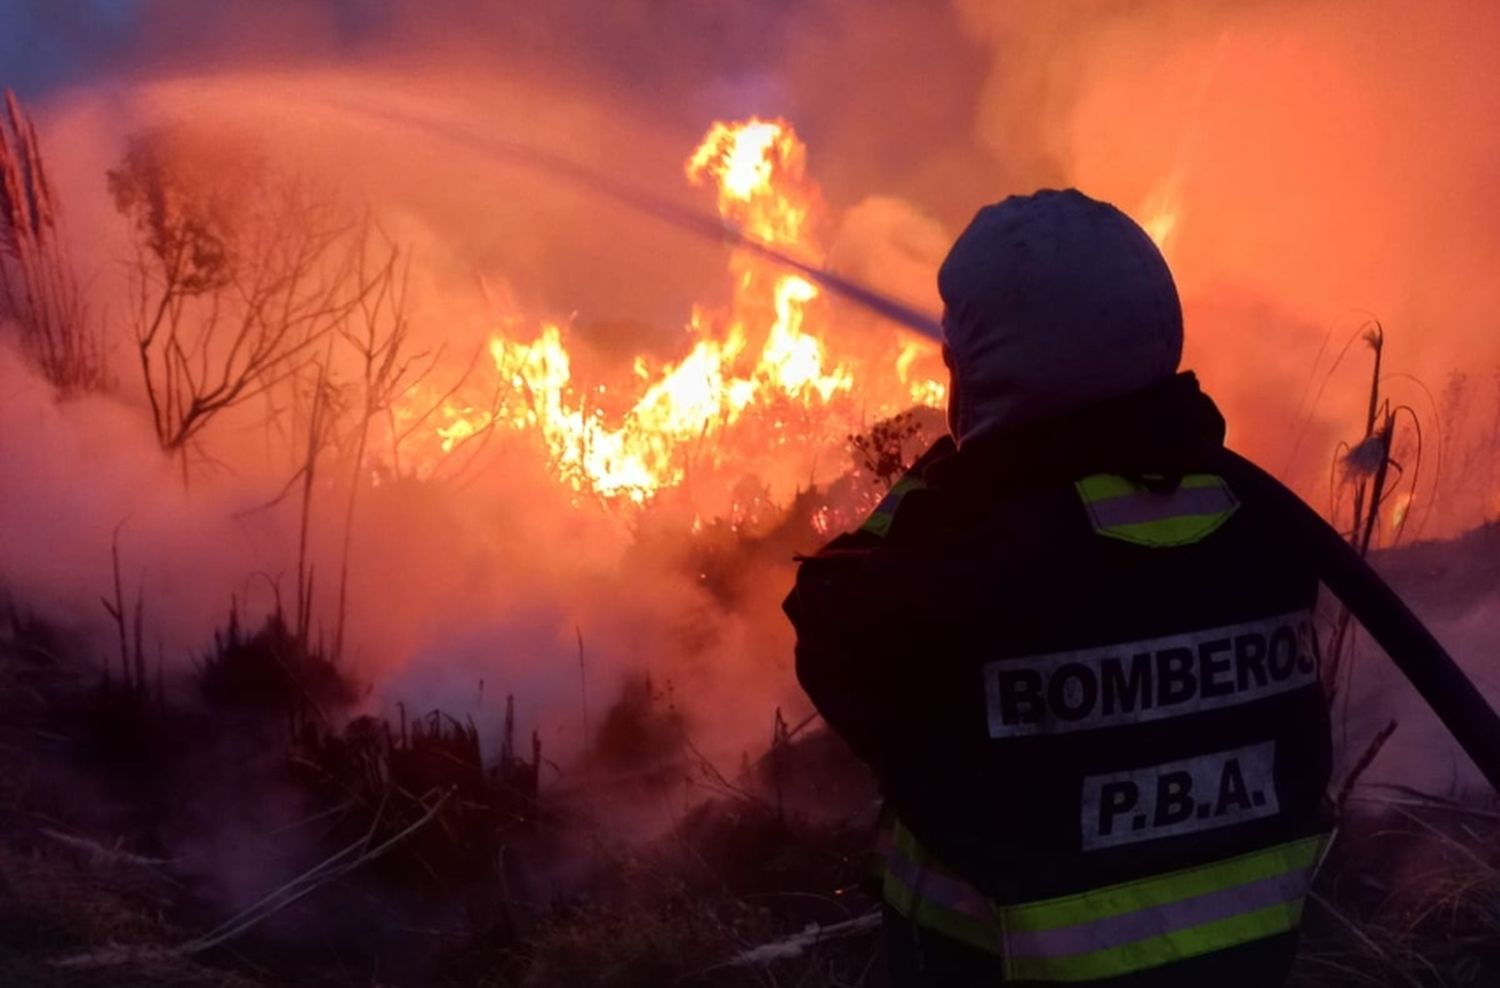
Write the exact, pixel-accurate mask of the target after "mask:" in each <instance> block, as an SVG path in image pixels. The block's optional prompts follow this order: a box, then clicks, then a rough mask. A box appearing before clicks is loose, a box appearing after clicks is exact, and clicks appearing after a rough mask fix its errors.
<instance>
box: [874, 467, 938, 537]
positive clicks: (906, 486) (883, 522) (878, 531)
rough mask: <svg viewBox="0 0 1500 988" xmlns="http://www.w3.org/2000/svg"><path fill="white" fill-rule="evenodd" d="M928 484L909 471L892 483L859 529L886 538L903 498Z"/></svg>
mask: <svg viewBox="0 0 1500 988" xmlns="http://www.w3.org/2000/svg"><path fill="white" fill-rule="evenodd" d="M926 486H927V484H926V483H925V482H923V480H922V478H921V477H918V476H916V475H915V474H910V473H909V474H907V475H906V476H904V477H902V478H901V479H900V480H898V481H896V482H895V483H894V484H892V485H891V489H890V490H889V491H887V492H886V495H885V497H883V498H881V499H880V503H879V504H877V505H876V506H875V510H874V511H872V512H871V513H870V517H869V518H866V519H865V523H864V524H863V525H861V526H860V527H859V530H860V531H861V532H869V533H870V534H871V535H878V536H879V537H880V538H885V537H886V535H888V534H889V533H890V530H891V523H892V522H894V521H895V520H896V509H897V508H899V507H901V499H902V498H904V497H905V496H906V495H907V494H909V493H911V492H912V491H917V490H921V489H922V488H924V487H926Z"/></svg>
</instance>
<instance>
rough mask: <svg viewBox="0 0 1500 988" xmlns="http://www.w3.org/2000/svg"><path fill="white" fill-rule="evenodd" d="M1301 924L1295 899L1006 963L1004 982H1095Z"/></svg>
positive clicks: (1233, 944) (1147, 968) (1232, 945)
mask: <svg viewBox="0 0 1500 988" xmlns="http://www.w3.org/2000/svg"><path fill="white" fill-rule="evenodd" d="M1301 922H1302V901H1301V900H1300V899H1299V900H1298V901H1296V902H1294V903H1287V904H1284V905H1278V906H1271V907H1269V908H1267V909H1261V910H1257V911H1255V912H1250V913H1240V914H1238V915H1236V916H1231V917H1230V918H1228V919H1224V920H1220V921H1218V922H1214V923H1205V924H1203V925H1201V926H1194V927H1191V928H1188V929H1184V930H1177V931H1174V932H1172V933H1168V934H1165V935H1163V936H1160V937H1153V938H1152V939H1149V940H1137V941H1135V942H1133V943H1127V944H1123V945H1122V946H1119V947H1110V948H1107V949H1104V950H1096V951H1094V952H1093V953H1089V954H1074V955H1072V956H1069V957H1040V958H1039V957H1012V958H1007V959H1006V963H1005V972H1006V976H1007V977H1009V978H1015V979H1017V980H1027V981H1064V982H1073V981H1097V980H1099V979H1101V978H1113V977H1118V976H1120V975H1124V974H1131V973H1133V972H1137V971H1145V970H1149V969H1151V968H1153V967H1160V966H1161V965H1163V964H1170V963H1172V962H1174V961H1181V960H1187V959H1189V958H1192V957H1201V956H1203V955H1204V954H1211V953H1213V952H1214V951H1216V950H1227V949H1229V948H1230V947H1238V946H1240V945H1242V944H1247V943H1251V942H1253V941H1256V940H1263V939H1265V938H1266V937H1273V936H1277V935H1278V934H1282V933H1290V932H1292V931H1293V930H1295V929H1296V928H1297V927H1298V926H1299V925H1300V924H1301Z"/></svg>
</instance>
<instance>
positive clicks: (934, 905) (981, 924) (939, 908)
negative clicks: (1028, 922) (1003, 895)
mask: <svg viewBox="0 0 1500 988" xmlns="http://www.w3.org/2000/svg"><path fill="white" fill-rule="evenodd" d="M884 892H885V901H886V903H887V904H889V905H890V907H891V908H892V909H894V910H896V912H898V913H900V914H901V915H902V916H904V917H906V918H907V919H908V920H910V921H911V922H913V923H916V924H917V925H918V926H923V927H926V928H927V929H929V930H932V931H933V932H934V933H941V934H942V935H943V936H945V937H949V938H950V939H953V940H957V941H959V942H960V943H965V944H968V945H969V946H970V947H974V948H975V949H977V950H983V951H985V952H986V953H991V954H998V953H1000V925H999V924H998V923H996V922H994V921H993V920H989V921H986V920H981V919H979V918H977V917H974V916H971V915H969V914H968V913H964V912H959V911H957V910H954V909H948V908H946V907H945V906H943V905H941V904H940V903H938V902H935V901H934V900H932V899H929V898H926V897H924V896H921V895H920V894H919V893H918V892H917V890H915V889H913V888H911V887H910V886H908V885H907V884H906V882H904V881H903V880H902V879H901V877H900V876H899V875H896V874H894V873H892V872H891V871H889V870H887V871H886V873H885V885H884Z"/></svg>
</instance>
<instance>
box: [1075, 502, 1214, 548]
mask: <svg viewBox="0 0 1500 988" xmlns="http://www.w3.org/2000/svg"><path fill="white" fill-rule="evenodd" d="M1233 514H1234V511H1232V510H1230V511H1221V512H1218V513H1216V514H1212V515H1178V516H1177V517H1175V518H1164V519H1162V520H1161V521H1145V522H1138V523H1136V524H1134V525H1114V526H1111V527H1109V528H1100V529H1096V531H1098V533H1099V534H1100V535H1104V536H1107V537H1109V538H1112V539H1121V540H1122V541H1125V542H1134V543H1135V544H1136V545H1144V546H1149V547H1151V548H1153V549H1168V548H1172V547H1174V546H1179V545H1188V544H1190V543H1193V542H1202V541H1203V540H1204V539H1206V538H1208V537H1209V536H1210V535H1212V534H1213V533H1214V532H1216V531H1218V530H1219V528H1220V527H1222V526H1223V524H1224V523H1225V522H1226V521H1228V520H1229V519H1230V517H1231V516H1232V515H1233Z"/></svg>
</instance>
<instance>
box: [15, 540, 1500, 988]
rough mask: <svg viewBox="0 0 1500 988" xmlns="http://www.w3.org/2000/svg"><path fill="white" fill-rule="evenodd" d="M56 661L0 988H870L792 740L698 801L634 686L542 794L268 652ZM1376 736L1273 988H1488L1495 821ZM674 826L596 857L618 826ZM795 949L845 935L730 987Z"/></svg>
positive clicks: (862, 940)
mask: <svg viewBox="0 0 1500 988" xmlns="http://www.w3.org/2000/svg"><path fill="white" fill-rule="evenodd" d="M1497 542H1500V533H1497V530H1496V529H1495V528H1493V527H1491V528H1488V529H1484V530H1481V531H1479V532H1476V533H1471V535H1469V536H1467V537H1466V538H1465V539H1464V540H1460V542H1459V543H1457V545H1456V546H1455V544H1446V545H1444V546H1442V547H1440V548H1439V547H1433V546H1424V545H1416V546H1412V547H1410V548H1406V549H1402V550H1398V551H1396V552H1392V553H1386V554H1384V555H1383V556H1382V557H1381V558H1380V559H1378V560H1377V564H1378V565H1379V566H1380V568H1381V569H1382V570H1383V571H1384V572H1386V573H1387V574H1388V575H1389V576H1390V577H1391V578H1392V579H1393V580H1394V581H1395V582H1396V583H1397V584H1398V585H1399V586H1400V587H1401V588H1402V589H1403V591H1404V592H1406V593H1408V594H1409V596H1410V597H1411V599H1413V600H1414V602H1415V603H1416V606H1417V607H1418V609H1419V610H1421V611H1422V612H1423V613H1424V615H1426V616H1428V617H1429V618H1430V619H1432V620H1434V621H1443V620H1447V619H1450V618H1453V619H1456V618H1460V617H1462V616H1463V615H1465V614H1468V613H1471V612H1472V611H1473V609H1474V607H1475V606H1476V605H1477V604H1478V602H1479V601H1480V600H1481V599H1484V598H1485V597H1486V596H1487V595H1488V594H1492V593H1493V591H1494V589H1495V588H1496V587H1497V586H1500V553H1496V552H1495V549H1496V548H1500V546H1497ZM1455 548H1457V549H1458V550H1459V551H1455ZM80 651H81V650H80V649H79V647H78V643H76V642H71V641H69V640H67V638H66V637H65V636H64V635H62V634H59V633H58V632H57V631H56V630H55V629H52V628H49V627H47V626H45V625H42V624H40V623H37V622H35V621H31V620H28V619H27V618H26V617H25V616H24V614H23V613H21V612H18V611H16V610H14V609H12V610H10V611H8V612H7V614H6V615H5V617H4V619H3V620H0V985H37V986H53V985H56V986H86V988H92V986H104V985H109V986H119V985H193V986H200V985H201V986H208V985H215V986H236V988H238V986H245V988H251V986H259V988H271V986H283V985H297V986H304V985H306V986H323V985H328V986H334V985H340V986H343V985H362V986H367V985H387V986H419V985H420V986H427V985H435V986H446V985H452V986H468V985H474V986H495V988H502V986H504V988H510V986H517V988H520V986H526V988H532V986H550V985H568V986H574V985H578V986H589V985H597V986H616V988H634V986H659V985H687V986H694V985H725V986H731V988H733V986H739V985H807V986H826V988H834V986H867V988H875V986H879V985H880V984H882V976H881V973H880V968H881V965H880V957H879V947H878V942H877V941H878V937H877V936H876V935H875V934H874V933H873V932H872V931H871V930H870V929H868V928H867V927H864V926H861V924H860V919H861V917H867V916H869V915H870V913H871V911H872V910H873V909H875V908H876V904H875V902H874V900H873V899H871V898H870V897H869V896H868V895H867V894H866V893H865V892H864V891H863V890H861V888H860V882H861V875H862V868H863V854H864V851H865V849H866V847H867V846H868V842H869V838H870V834H871V825H872V822H873V799H874V791H873V787H872V786H871V784H870V781H869V779H868V777H867V776H866V775H865V773H864V771H863V769H861V768H860V767H859V766H858V765H857V764H856V763H855V762H854V761H853V760H852V758H851V757H850V756H849V754H848V752H847V751H846V750H845V749H844V748H843V747H842V746H841V745H840V744H839V743H838V742H837V741H836V740H835V739H833V738H831V737H830V736H828V735H827V734H826V733H823V732H821V731H820V730H818V728H817V726H816V725H813V726H811V727H809V728H807V729H805V730H803V731H801V732H799V733H798V734H796V735H795V736H794V737H791V738H785V737H784V732H783V735H782V736H783V740H782V741H780V742H779V743H777V744H775V745H774V746H772V747H771V748H770V749H768V750H767V751H765V752H762V753H759V754H758V755H757V756H756V757H747V759H746V762H745V763H744V764H743V765H741V766H739V767H738V768H737V769H736V770H735V771H734V772H732V773H727V774H726V773H724V772H722V771H721V770H719V769H717V768H715V767H714V766H711V765H709V764H708V763H707V762H706V761H704V760H703V759H702V758H701V757H699V756H698V755H697V753H696V750H695V749H694V748H693V745H692V738H691V730H690V726H689V725H687V724H686V723H685V722H684V721H683V720H682V719H681V718H680V717H679V716H678V715H677V714H676V712H675V711H674V710H673V709H672V708H671V705H670V702H669V700H667V699H666V698H664V697H662V696H661V695H660V694H659V693H658V692H656V691H655V690H654V689H653V688H652V686H651V684H650V682H649V680H642V681H640V682H637V683H634V684H632V685H631V686H630V687H628V688H627V689H626V690H625V691H624V693H622V695H621V696H620V697H619V698H618V699H617V702H616V703H615V704H614V706H613V707H612V708H611V710H609V711H608V712H607V714H606V715H605V717H604V718H603V720H602V721H601V731H600V742H599V743H598V744H597V745H596V747H595V749H594V750H593V751H592V752H591V753H590V758H589V760H588V762H587V764H585V765H582V766H578V767H574V768H570V770H569V772H568V773H567V775H566V776H565V777H564V778H565V780H566V781H565V782H564V781H562V780H560V779H559V778H558V777H557V775H556V773H555V772H549V771H546V770H539V769H544V766H545V759H544V758H543V757H542V756H541V754H540V753H538V752H536V751H535V750H533V749H532V748H531V744H530V739H526V738H515V737H508V738H503V739H500V743H499V744H498V745H495V744H491V743H488V742H489V741H491V740H493V739H484V740H485V741H486V742H487V743H485V744H481V739H480V738H479V736H478V733H477V731H476V730H475V729H474V728H473V726H472V725H469V724H466V723H460V722H457V721H453V720H452V719H451V718H446V717H444V716H443V715H442V714H441V713H440V712H433V713H429V714H425V715H423V716H417V715H416V714H413V715H412V716H411V717H410V718H409V720H407V721H405V722H403V723H395V724H387V723H384V722H380V721H374V720H370V719H368V718H361V719H356V720H354V721H352V722H345V720H343V719H340V718H338V717H336V716H330V711H332V710H333V709H335V708H338V707H339V706H340V705H341V704H345V703H347V702H349V701H350V699H351V698H352V697H354V696H355V695H357V690H354V689H353V687H352V686H351V685H350V684H349V683H347V682H346V681H344V680H342V679H341V678H340V675H341V674H340V673H339V671H338V670H337V668H336V667H334V666H332V665H330V664H328V663H326V662H325V661H323V660H322V659H321V658H320V657H318V656H317V655H316V654H315V653H314V652H312V651H311V650H309V649H307V648H304V647H303V646H302V645H301V644H299V643H297V642H296V641H295V640H294V638H293V637H292V636H290V635H289V634H288V633H287V631H286V629H285V628H284V627H283V628H277V627H275V626H274V624H268V625H267V626H266V627H263V628H260V629H256V630H255V631H254V632H251V631H249V630H247V629H242V628H238V627H235V628H234V629H233V631H232V632H231V631H230V630H228V629H226V632H225V634H224V635H221V637H220V641H219V642H218V643H216V645H215V648H214V649H212V650H210V652H209V653H208V654H207V655H206V656H204V658H203V661H202V662H201V663H200V664H199V667H198V671H197V673H196V674H195V676H193V677H191V678H190V679H188V680H185V681H181V682H175V683H162V682H158V681H156V680H154V679H153V678H152V677H150V676H145V677H139V676H138V677H137V678H135V679H133V680H131V681H130V682H129V683H126V682H124V681H123V679H124V677H123V676H122V675H121V674H119V673H118V672H117V673H116V674H115V675H114V676H113V677H112V679H111V681H109V682H107V683H106V681H105V680H103V679H102V678H101V676H100V673H99V671H98V669H97V667H96V666H95V665H94V664H93V663H92V662H90V661H88V660H87V658H86V657H82V658H81V657H80ZM246 698H250V699H248V700H247V699H246ZM335 724H336V725H337V726H333V725H335ZM1404 729H1405V728H1403V730H1404ZM1402 736H1403V735H1402V733H1401V731H1398V732H1397V734H1396V735H1395V736H1394V737H1395V738H1396V739H1397V740H1395V741H1393V742H1392V743H1391V745H1390V747H1389V748H1388V750H1387V751H1383V752H1382V753H1381V754H1380V755H1379V756H1377V758H1376V760H1375V766H1374V768H1372V770H1371V771H1370V773H1369V774H1368V775H1367V776H1366V777H1365V780H1364V781H1363V782H1362V783H1361V784H1360V785H1359V786H1357V787H1356V788H1355V789H1354V790H1353V791H1352V793H1351V794H1350V796H1349V798H1348V799H1347V801H1346V802H1345V803H1344V805H1343V809H1342V824H1341V828H1340V833H1339V837H1338V839H1337V841H1336V842H1335V844H1334V846H1333V849H1332V851H1331V852H1330V854H1329V856H1328V859H1327V860H1326V862H1325V863H1324V866H1323V868H1322V870H1321V872H1320V877H1319V880H1318V885H1317V890H1316V896H1315V899H1314V901H1312V902H1311V903H1310V904H1309V906H1308V912H1307V931H1306V937H1305V940H1304V948H1303V951H1302V955H1301V961H1300V963H1299V967H1298V970H1297V973H1296V976H1295V979H1294V984H1296V985H1297V986H1299V988H1345V986H1386V985H1413V986H1462V985H1476V986H1479V985H1493V984H1500V804H1497V803H1496V801H1495V799H1494V798H1493V797H1491V796H1488V795H1480V794H1477V793H1476V792H1475V791H1474V790H1473V789H1472V788H1470V787H1468V786H1466V785H1465V784H1464V782H1463V780H1462V779H1461V778H1457V777H1451V776H1447V775H1440V776H1438V777H1436V778H1435V779H1434V780H1429V781H1430V784H1425V785H1413V784H1411V781H1410V780H1409V779H1400V778H1396V779H1392V778H1388V777H1382V775H1381V773H1380V771H1379V768H1380V766H1381V765H1382V762H1383V761H1385V760H1387V759H1390V758H1393V757H1395V755H1394V754H1392V752H1395V751H1396V746H1397V744H1398V743H1399V741H1400V739H1401V738H1402ZM497 748H498V751H499V754H498V756H495V755H493V754H490V755H488V756H486V755H484V754H482V753H481V752H482V751H487V752H491V753H493V752H494V751H495V750H497ZM1418 781H1422V779H1421V777H1420V776H1419V777H1418ZM684 794H687V795H688V796H689V797H691V798H690V799H684V798H683V797H684ZM674 801H675V802H677V803H679V804H680V805H683V806H684V807H690V808H686V809H684V810H683V811H682V812H680V813H678V814H677V815H676V817H675V818H674V819H673V820H672V821H671V823H670V825H669V826H666V827H664V828H658V829H656V830H654V831H652V832H651V833H648V834H646V835H644V836H642V835H641V834H640V833H638V832H637V833H636V836H635V837H634V839H631V840H625V839H623V838H621V837H620V836H619V834H620V833H621V831H622V829H623V830H630V829H631V828H629V827H626V828H622V827H620V826H619V825H618V821H617V820H616V819H615V814H616V812H617V808H620V807H629V806H639V805H642V804H652V803H664V802H674ZM622 812H623V811H622ZM268 893H273V894H272V895H271V897H270V898H269V899H267V898H266V897H267V895H268ZM247 910H248V911H247ZM226 921H232V922H231V923H230V927H229V928H228V929H227V930H226V929H225V928H224V924H225V923H226ZM810 924H816V925H817V926H818V927H821V928H829V927H832V928H834V929H837V930H840V931H842V932H844V933H845V934H846V935H843V936H840V937H838V938H836V939H832V940H829V941H827V942H823V943H818V944H813V945H810V946H805V947H803V948H800V949H792V950H786V951H782V952H781V955H780V956H779V957H778V958H776V959H772V960H764V961H759V962H756V963H751V964H736V963H734V961H735V959H736V958H737V957H740V956H742V955H743V954H744V953H745V951H747V950H748V949H750V948H753V947H756V946H758V945H762V944H766V943H771V942H776V941H778V940H782V939H784V938H786V937H789V936H793V935H795V934H797V933H799V932H801V931H804V930H806V929H807V928H808V927H809V925H810Z"/></svg>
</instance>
